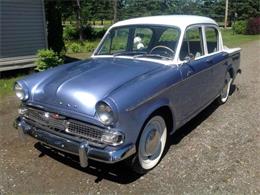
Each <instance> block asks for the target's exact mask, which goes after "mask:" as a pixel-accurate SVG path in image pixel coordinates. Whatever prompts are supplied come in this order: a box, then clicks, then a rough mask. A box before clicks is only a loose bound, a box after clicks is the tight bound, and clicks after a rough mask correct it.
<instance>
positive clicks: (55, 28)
mask: <svg viewBox="0 0 260 195" xmlns="http://www.w3.org/2000/svg"><path fill="white" fill-rule="evenodd" d="M60 3H61V2H60V1H52V0H46V1H45V9H46V20H47V31H48V47H49V48H50V49H52V50H53V51H55V52H57V53H58V54H60V52H61V51H62V50H63V49H64V42H63V37H62V33H63V27H62V20H61V4H60Z"/></svg>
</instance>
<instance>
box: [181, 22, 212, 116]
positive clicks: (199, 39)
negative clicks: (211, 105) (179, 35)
mask: <svg viewBox="0 0 260 195" xmlns="http://www.w3.org/2000/svg"><path fill="white" fill-rule="evenodd" d="M202 29H203V28H202V26H194V27H190V28H189V29H187V30H186V32H185V37H184V39H183V43H182V46H181V50H180V55H179V58H180V60H181V61H183V64H182V65H181V66H180V71H181V74H182V79H183V81H182V84H181V85H180V86H179V87H180V88H179V90H180V91H181V95H182V97H183V98H182V100H183V101H182V102H181V104H182V113H183V118H184V120H185V118H190V117H191V116H192V115H193V114H194V113H196V112H197V111H198V110H199V109H200V108H201V107H203V106H204V105H205V104H207V103H208V102H209V100H210V97H209V92H210V88H211V76H212V72H211V70H210V69H209V68H210V66H211V64H210V63H208V61H207V60H208V58H207V56H206V55H205V47H204V39H203V30H202Z"/></svg>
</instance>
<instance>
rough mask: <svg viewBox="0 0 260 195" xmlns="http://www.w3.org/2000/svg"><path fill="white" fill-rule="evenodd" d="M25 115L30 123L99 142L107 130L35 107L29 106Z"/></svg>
mask: <svg viewBox="0 0 260 195" xmlns="http://www.w3.org/2000/svg"><path fill="white" fill-rule="evenodd" d="M24 116H25V119H26V121H27V122H28V123H30V124H32V125H34V126H36V127H39V128H42V127H46V128H48V129H50V130H54V131H58V132H62V133H66V134H73V135H75V136H77V137H82V138H86V139H87V140H89V141H92V142H95V143H99V144H100V143H101V137H102V135H103V134H104V133H105V132H106V131H105V130H104V129H101V128H98V127H96V126H93V125H89V124H87V123H83V122H80V121H77V120H73V119H68V118H65V117H63V116H60V115H57V114H54V113H50V112H45V111H42V110H38V109H35V108H28V110H27V111H26V113H25V115H24Z"/></svg>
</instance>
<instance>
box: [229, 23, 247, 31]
mask: <svg viewBox="0 0 260 195" xmlns="http://www.w3.org/2000/svg"><path fill="white" fill-rule="evenodd" d="M232 29H233V31H234V32H235V33H236V34H246V30H247V22H246V21H244V20H240V21H236V22H235V23H234V24H233V25H232Z"/></svg>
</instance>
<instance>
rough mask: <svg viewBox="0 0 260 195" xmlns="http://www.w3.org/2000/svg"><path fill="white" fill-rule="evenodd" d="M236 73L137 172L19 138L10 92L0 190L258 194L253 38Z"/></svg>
mask: <svg viewBox="0 0 260 195" xmlns="http://www.w3.org/2000/svg"><path fill="white" fill-rule="evenodd" d="M242 48H243V51H242V61H241V68H242V75H239V76H238V77H237V79H236V81H235V83H234V84H235V85H236V88H235V87H233V93H232V95H231V96H230V99H229V101H228V102H227V103H226V104H225V105H223V106H220V107H217V106H215V104H211V105H210V106H209V107H208V108H206V109H205V110H204V111H203V112H202V113H200V114H199V115H198V116H197V117H196V118H194V119H193V120H192V121H191V122H189V123H188V124H187V125H185V126H184V127H183V128H181V129H180V130H178V131H177V132H176V133H175V134H174V135H173V136H172V137H171V141H170V142H171V146H170V148H169V151H168V152H167V154H166V155H165V157H164V158H163V160H162V161H161V163H160V164H159V166H158V167H157V168H155V169H154V170H152V171H151V172H149V173H148V174H146V175H144V176H142V177H138V176H136V175H134V174H133V173H131V172H129V171H128V170H127V169H126V168H125V167H124V166H123V165H121V164H117V165H104V164H97V163H95V162H90V167H89V168H86V169H83V168H80V166H79V165H78V163H77V161H75V160H77V159H75V158H73V157H72V156H64V155H56V154H55V153H54V152H53V151H51V150H46V149H44V148H43V147H41V145H40V144H38V143H37V142H36V141H35V140H33V139H31V138H28V139H27V142H26V143H23V142H21V141H20V140H19V139H18V134H17V131H16V130H15V129H14V128H13V127H12V122H13V119H14V118H15V116H16V115H17V106H18V101H17V100H16V98H15V97H9V98H4V99H3V100H1V101H0V194H2V193H24V194H28V193H37V194H38V193H58V194H63V193H66V194H68V193H69V194H71V193H75V194H79V193H86V192H91V193H93V194H94V193H95V194H96V193H98V194H99V193H100V194H107V193H118V194H130V193H132V194H142V193H156V194H157V193H160V194H173V193H174V194H184V193H191V194H208V193H217V194H223V193H224V194H226V193H235V194H260V55H259V51H260V41H255V42H250V43H247V44H245V45H242Z"/></svg>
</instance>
